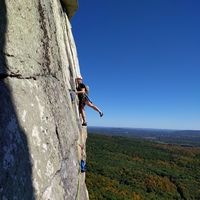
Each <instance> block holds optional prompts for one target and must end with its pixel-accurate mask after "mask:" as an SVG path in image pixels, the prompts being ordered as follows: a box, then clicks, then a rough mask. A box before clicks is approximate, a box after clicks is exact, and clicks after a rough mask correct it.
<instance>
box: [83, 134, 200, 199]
mask: <svg viewBox="0 0 200 200" xmlns="http://www.w3.org/2000/svg"><path fill="white" fill-rule="evenodd" d="M199 166H200V148H198V147H183V146H180V145H172V144H159V143H156V142H153V141H148V140H143V139H136V138H126V137H121V136H105V135H98V134H89V137H88V140H87V172H86V183H87V187H88V190H89V195H90V199H91V200H103V199H104V200H173V199H176V200H179V199H180V200H182V199H183V200H192V199H196V200H199V199H200V167H199Z"/></svg>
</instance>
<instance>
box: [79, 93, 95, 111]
mask: <svg viewBox="0 0 200 200" xmlns="http://www.w3.org/2000/svg"><path fill="white" fill-rule="evenodd" d="M87 101H89V102H90V103H92V101H90V99H89V97H88V96H87V95H84V96H83V97H82V98H80V99H79V109H81V108H84V107H85V105H86V102H87Z"/></svg>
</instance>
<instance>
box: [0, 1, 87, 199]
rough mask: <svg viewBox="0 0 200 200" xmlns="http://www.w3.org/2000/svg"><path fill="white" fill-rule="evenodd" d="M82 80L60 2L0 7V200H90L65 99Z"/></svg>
mask: <svg viewBox="0 0 200 200" xmlns="http://www.w3.org/2000/svg"><path fill="white" fill-rule="evenodd" d="M79 74H80V70H79V64H78V59H77V53H76V47H75V44H74V40H73V36H72V32H71V26H70V22H69V20H68V17H67V16H66V14H65V13H64V12H63V8H62V6H61V2H60V1H59V0H48V1H46V0H15V1H10V0H1V1H0V79H1V80H0V146H1V148H0V163H1V164H0V173H1V176H0V199H2V200H12V199H13V200H18V199H19V200H31V199H44V200H48V199H50V200H54V199H55V200H62V199H67V200H71V199H72V200H73V199H78V198H79V199H88V193H87V189H86V186H85V177H84V176H85V175H84V174H81V173H80V166H79V162H80V158H81V156H80V154H81V152H80V148H79V144H80V143H81V144H83V145H84V146H85V142H86V137H87V130H86V129H83V130H82V127H81V125H80V119H79V115H78V111H77V100H75V101H74V100H73V99H72V98H71V96H70V91H69V90H71V89H74V87H75V85H74V79H75V77H76V76H77V75H79ZM72 100H73V101H72ZM80 194H81V195H80Z"/></svg>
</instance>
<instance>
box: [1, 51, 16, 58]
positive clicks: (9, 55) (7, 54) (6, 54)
mask: <svg viewBox="0 0 200 200" xmlns="http://www.w3.org/2000/svg"><path fill="white" fill-rule="evenodd" d="M3 54H4V55H5V56H8V57H15V56H14V55H12V54H9V53H6V52H3Z"/></svg>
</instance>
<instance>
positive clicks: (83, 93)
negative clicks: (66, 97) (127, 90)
mask: <svg viewBox="0 0 200 200" xmlns="http://www.w3.org/2000/svg"><path fill="white" fill-rule="evenodd" d="M75 82H76V89H77V92H76V94H77V95H78V99H79V113H80V115H81V117H82V120H83V122H82V126H87V122H86V115H85V110H84V108H85V105H88V106H89V107H91V108H93V109H94V110H95V111H97V112H98V113H99V115H100V117H102V116H103V112H101V111H100V110H99V109H98V108H97V107H96V106H95V105H94V104H92V102H91V101H90V99H89V97H88V95H87V87H86V86H85V84H84V83H83V79H82V77H81V76H79V77H77V78H76V80H75Z"/></svg>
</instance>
